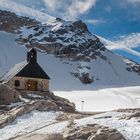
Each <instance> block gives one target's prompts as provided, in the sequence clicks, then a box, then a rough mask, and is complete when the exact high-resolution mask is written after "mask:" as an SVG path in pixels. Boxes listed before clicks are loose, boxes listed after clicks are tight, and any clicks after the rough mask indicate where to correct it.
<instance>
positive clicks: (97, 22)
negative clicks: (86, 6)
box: [85, 19, 105, 25]
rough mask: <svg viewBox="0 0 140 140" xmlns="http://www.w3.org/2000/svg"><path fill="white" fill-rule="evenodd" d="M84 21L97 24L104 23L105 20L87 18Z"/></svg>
mask: <svg viewBox="0 0 140 140" xmlns="http://www.w3.org/2000/svg"><path fill="white" fill-rule="evenodd" d="M85 22H87V23H90V24H93V25H98V24H102V23H105V21H104V20H101V19H88V20H86V21H85Z"/></svg>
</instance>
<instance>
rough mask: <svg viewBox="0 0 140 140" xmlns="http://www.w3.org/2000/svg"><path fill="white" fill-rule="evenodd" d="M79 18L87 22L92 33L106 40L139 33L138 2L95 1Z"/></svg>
mask: <svg viewBox="0 0 140 140" xmlns="http://www.w3.org/2000/svg"><path fill="white" fill-rule="evenodd" d="M80 18H81V19H83V20H87V21H89V23H88V22H87V23H88V26H89V28H90V30H91V31H92V32H94V33H96V34H98V35H101V36H103V37H106V38H115V37H118V36H121V35H124V34H130V33H136V32H140V0H137V1H136V0H97V1H96V5H95V6H94V7H92V8H91V9H90V10H89V12H87V13H86V14H84V15H81V16H80ZM89 19H90V20H89ZM92 19H93V23H92ZM94 20H97V23H96V21H95V23H94Z"/></svg>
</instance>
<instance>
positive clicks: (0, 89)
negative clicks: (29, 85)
mask: <svg viewBox="0 0 140 140" xmlns="http://www.w3.org/2000/svg"><path fill="white" fill-rule="evenodd" d="M18 101H20V99H19V92H18V91H16V90H14V89H11V88H10V87H9V86H7V85H4V84H0V105H8V104H10V103H14V102H18ZM1 107H2V106H0V109H1Z"/></svg>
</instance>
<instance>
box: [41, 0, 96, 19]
mask: <svg viewBox="0 0 140 140" xmlns="http://www.w3.org/2000/svg"><path fill="white" fill-rule="evenodd" d="M42 1H43V2H44V4H45V6H46V9H47V11H48V12H49V13H50V14H52V15H54V16H58V17H62V18H66V19H75V18H78V17H79V16H80V15H82V14H85V13H86V12H88V11H89V10H90V9H91V8H92V7H93V6H95V4H96V0H42Z"/></svg>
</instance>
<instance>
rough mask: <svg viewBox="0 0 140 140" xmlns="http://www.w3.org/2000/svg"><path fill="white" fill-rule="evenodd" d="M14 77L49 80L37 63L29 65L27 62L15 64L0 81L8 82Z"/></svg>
mask: <svg viewBox="0 0 140 140" xmlns="http://www.w3.org/2000/svg"><path fill="white" fill-rule="evenodd" d="M15 76H19V77H29V78H41V79H50V78H49V76H48V75H47V74H46V72H45V71H44V70H43V69H42V68H41V67H40V65H39V64H38V63H30V62H27V61H24V62H21V63H19V64H16V65H15V66H14V67H13V68H11V69H10V70H9V71H8V72H7V73H6V74H5V75H4V76H3V77H2V78H1V79H0V81H2V82H8V81H9V80H11V79H12V78H13V77H15Z"/></svg>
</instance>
